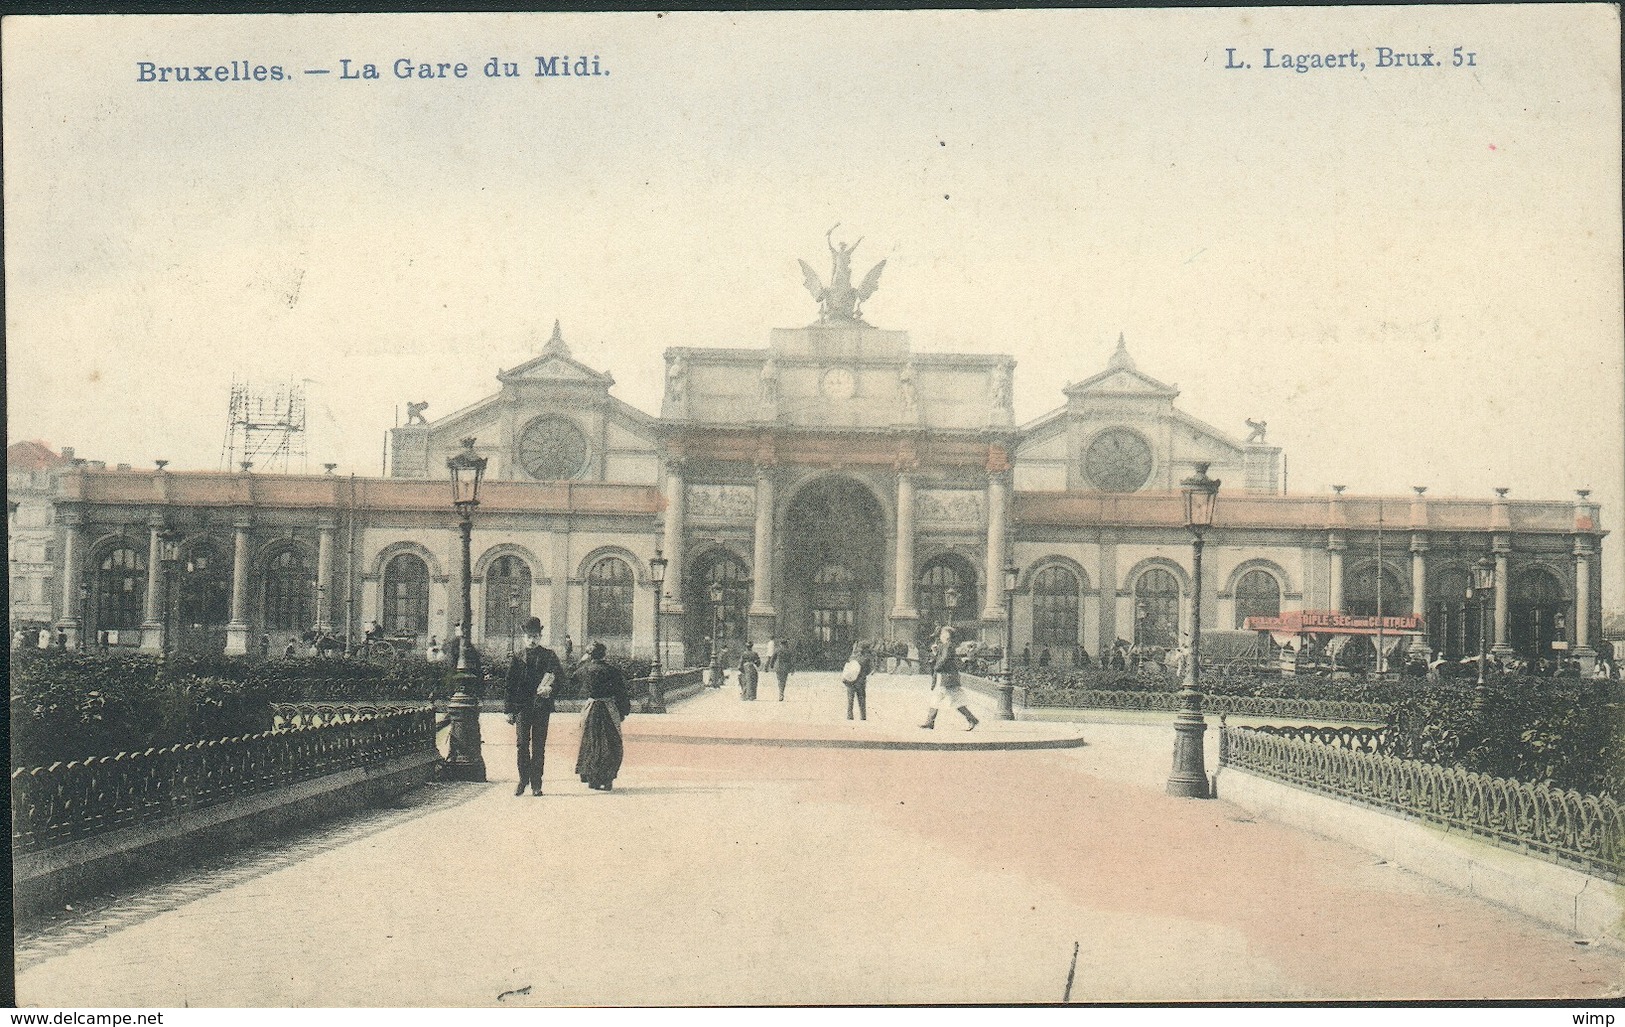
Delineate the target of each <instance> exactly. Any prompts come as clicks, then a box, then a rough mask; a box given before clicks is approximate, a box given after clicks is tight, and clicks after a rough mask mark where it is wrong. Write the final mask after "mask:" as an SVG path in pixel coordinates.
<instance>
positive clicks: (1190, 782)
mask: <svg viewBox="0 0 1625 1027" xmlns="http://www.w3.org/2000/svg"><path fill="white" fill-rule="evenodd" d="M1179 706H1180V709H1179V716H1177V717H1175V718H1174V769H1173V772H1172V773H1171V774H1169V775H1168V794H1169V795H1176V796H1179V797H1180V798H1184V799H1211V798H1212V797H1213V793H1212V792H1211V791H1210V790H1209V789H1208V780H1207V759H1206V757H1205V754H1204V752H1203V750H1202V736H1203V735H1204V734H1206V733H1207V720H1206V719H1205V718H1203V716H1202V696H1201V695H1200V694H1199V693H1197V692H1194V691H1190V690H1189V689H1187V690H1184V691H1181V692H1180V693H1179Z"/></svg>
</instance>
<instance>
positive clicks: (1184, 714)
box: [1168, 463, 1219, 799]
mask: <svg viewBox="0 0 1625 1027" xmlns="http://www.w3.org/2000/svg"><path fill="white" fill-rule="evenodd" d="M1207 469H1208V464H1206V463H1198V464H1197V465H1196V473H1195V474H1193V475H1191V476H1190V477H1189V478H1186V479H1185V480H1184V481H1182V482H1180V483H1179V484H1180V488H1181V489H1183V491H1184V493H1185V527H1187V528H1189V529H1190V533H1191V570H1192V577H1193V579H1194V583H1193V585H1192V588H1191V655H1190V659H1189V660H1188V661H1186V664H1185V681H1184V683H1183V684H1182V685H1181V687H1180V689H1179V714H1178V716H1176V717H1175V718H1174V769H1173V773H1171V774H1169V775H1168V794H1169V795H1178V796H1183V797H1185V798H1189V799H1210V798H1212V797H1213V796H1212V793H1211V792H1210V791H1209V790H1208V780H1207V761H1206V759H1205V758H1204V757H1203V753H1202V736H1203V734H1204V733H1206V731H1207V720H1206V719H1205V718H1203V716H1202V692H1201V682H1202V677H1201V674H1202V671H1201V665H1202V543H1203V535H1204V534H1205V533H1206V532H1207V529H1208V528H1210V527H1212V526H1213V507H1214V505H1215V504H1216V503H1217V502H1218V498H1219V481H1218V479H1216V478H1209V477H1208V476H1207Z"/></svg>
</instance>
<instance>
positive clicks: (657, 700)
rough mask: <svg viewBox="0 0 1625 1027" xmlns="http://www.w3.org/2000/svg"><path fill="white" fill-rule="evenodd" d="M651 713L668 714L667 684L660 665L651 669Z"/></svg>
mask: <svg viewBox="0 0 1625 1027" xmlns="http://www.w3.org/2000/svg"><path fill="white" fill-rule="evenodd" d="M649 712H650V713H665V712H666V682H665V676H664V675H663V674H661V672H660V664H658V663H656V664H655V665H654V666H652V667H650V668H649Z"/></svg>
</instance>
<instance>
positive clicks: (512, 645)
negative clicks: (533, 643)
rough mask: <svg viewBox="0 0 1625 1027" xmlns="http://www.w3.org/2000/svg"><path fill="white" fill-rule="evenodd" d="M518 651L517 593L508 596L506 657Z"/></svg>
mask: <svg viewBox="0 0 1625 1027" xmlns="http://www.w3.org/2000/svg"><path fill="white" fill-rule="evenodd" d="M518 651H519V593H518V592H510V593H509V594H508V656H509V658H512V657H513V654H514V653H516V652H518Z"/></svg>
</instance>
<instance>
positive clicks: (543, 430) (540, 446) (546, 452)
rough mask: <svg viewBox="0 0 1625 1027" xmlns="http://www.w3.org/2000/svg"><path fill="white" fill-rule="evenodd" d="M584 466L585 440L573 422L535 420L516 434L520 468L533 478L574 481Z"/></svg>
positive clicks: (550, 419)
mask: <svg viewBox="0 0 1625 1027" xmlns="http://www.w3.org/2000/svg"><path fill="white" fill-rule="evenodd" d="M586 463H587V437H586V436H585V435H583V434H581V429H580V428H577V427H576V426H575V422H573V421H567V420H565V419H564V418H562V417H538V418H537V419H536V420H534V421H532V422H530V423H529V424H527V425H525V430H524V431H522V432H520V433H519V466H521V467H523V468H524V469H525V473H527V474H529V475H530V476H531V477H532V478H541V479H543V480H548V481H551V480H558V479H562V478H574V477H576V476H577V475H579V474H580V473H581V472H582V470H583V469H584V468H585V466H586Z"/></svg>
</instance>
